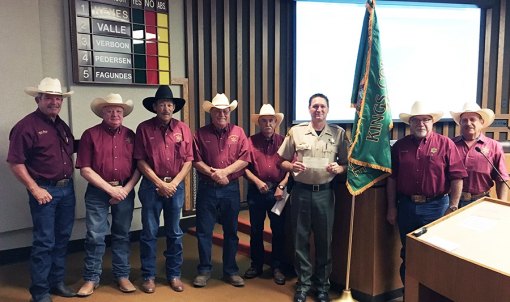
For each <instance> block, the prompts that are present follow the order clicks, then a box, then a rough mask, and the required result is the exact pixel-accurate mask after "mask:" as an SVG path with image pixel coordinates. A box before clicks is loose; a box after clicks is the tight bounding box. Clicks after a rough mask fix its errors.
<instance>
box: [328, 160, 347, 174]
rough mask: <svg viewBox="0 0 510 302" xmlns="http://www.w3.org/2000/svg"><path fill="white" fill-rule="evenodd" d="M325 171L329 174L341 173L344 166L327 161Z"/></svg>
mask: <svg viewBox="0 0 510 302" xmlns="http://www.w3.org/2000/svg"><path fill="white" fill-rule="evenodd" d="M326 171H328V172H329V173H331V174H341V173H342V172H343V171H344V167H342V166H340V165H339V164H338V163H336V162H335V163H329V164H328V166H327V167H326Z"/></svg>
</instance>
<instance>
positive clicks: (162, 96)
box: [142, 85, 186, 113]
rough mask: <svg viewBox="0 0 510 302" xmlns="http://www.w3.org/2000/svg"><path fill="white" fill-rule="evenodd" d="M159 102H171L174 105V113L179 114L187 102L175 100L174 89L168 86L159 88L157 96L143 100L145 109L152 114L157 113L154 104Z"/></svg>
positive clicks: (179, 99)
mask: <svg viewBox="0 0 510 302" xmlns="http://www.w3.org/2000/svg"><path fill="white" fill-rule="evenodd" d="M158 100H170V101H172V102H173V103H174V108H175V109H174V112H173V113H177V112H179V111H180V110H181V109H182V107H184V104H185V103H186V101H185V100H184V99H181V98H174V94H173V93H172V89H170V87H169V86H168V85H161V86H159V87H158V90H157V91H156V95H155V96H151V97H148V98H145V99H143V102H142V103H143V107H145V109H147V110H149V111H150V112H154V113H156V110H154V107H153V105H154V103H156V102H157V101H158Z"/></svg>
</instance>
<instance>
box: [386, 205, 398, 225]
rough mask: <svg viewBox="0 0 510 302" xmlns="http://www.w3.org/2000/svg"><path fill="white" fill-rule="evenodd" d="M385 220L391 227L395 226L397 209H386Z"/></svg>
mask: <svg viewBox="0 0 510 302" xmlns="http://www.w3.org/2000/svg"><path fill="white" fill-rule="evenodd" d="M386 220H387V221H388V223H389V224H391V225H395V224H396V223H397V208H396V207H389V208H388V212H387V213H386Z"/></svg>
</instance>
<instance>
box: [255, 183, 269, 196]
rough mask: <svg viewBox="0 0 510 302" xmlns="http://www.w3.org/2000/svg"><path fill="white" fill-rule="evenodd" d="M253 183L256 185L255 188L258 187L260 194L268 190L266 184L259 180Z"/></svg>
mask: <svg viewBox="0 0 510 302" xmlns="http://www.w3.org/2000/svg"><path fill="white" fill-rule="evenodd" d="M255 185H256V186H257V189H259V192H260V193H262V194H265V193H267V192H268V191H269V187H268V186H267V184H266V183H265V182H263V181H261V180H260V181H258V182H257V183H256V184H255Z"/></svg>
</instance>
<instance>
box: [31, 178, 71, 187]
mask: <svg viewBox="0 0 510 302" xmlns="http://www.w3.org/2000/svg"><path fill="white" fill-rule="evenodd" d="M70 181H71V178H63V179H61V180H49V179H37V180H36V181H35V182H36V183H37V184H38V185H40V186H50V187H65V186H67V185H68V184H69V182H70Z"/></svg>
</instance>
